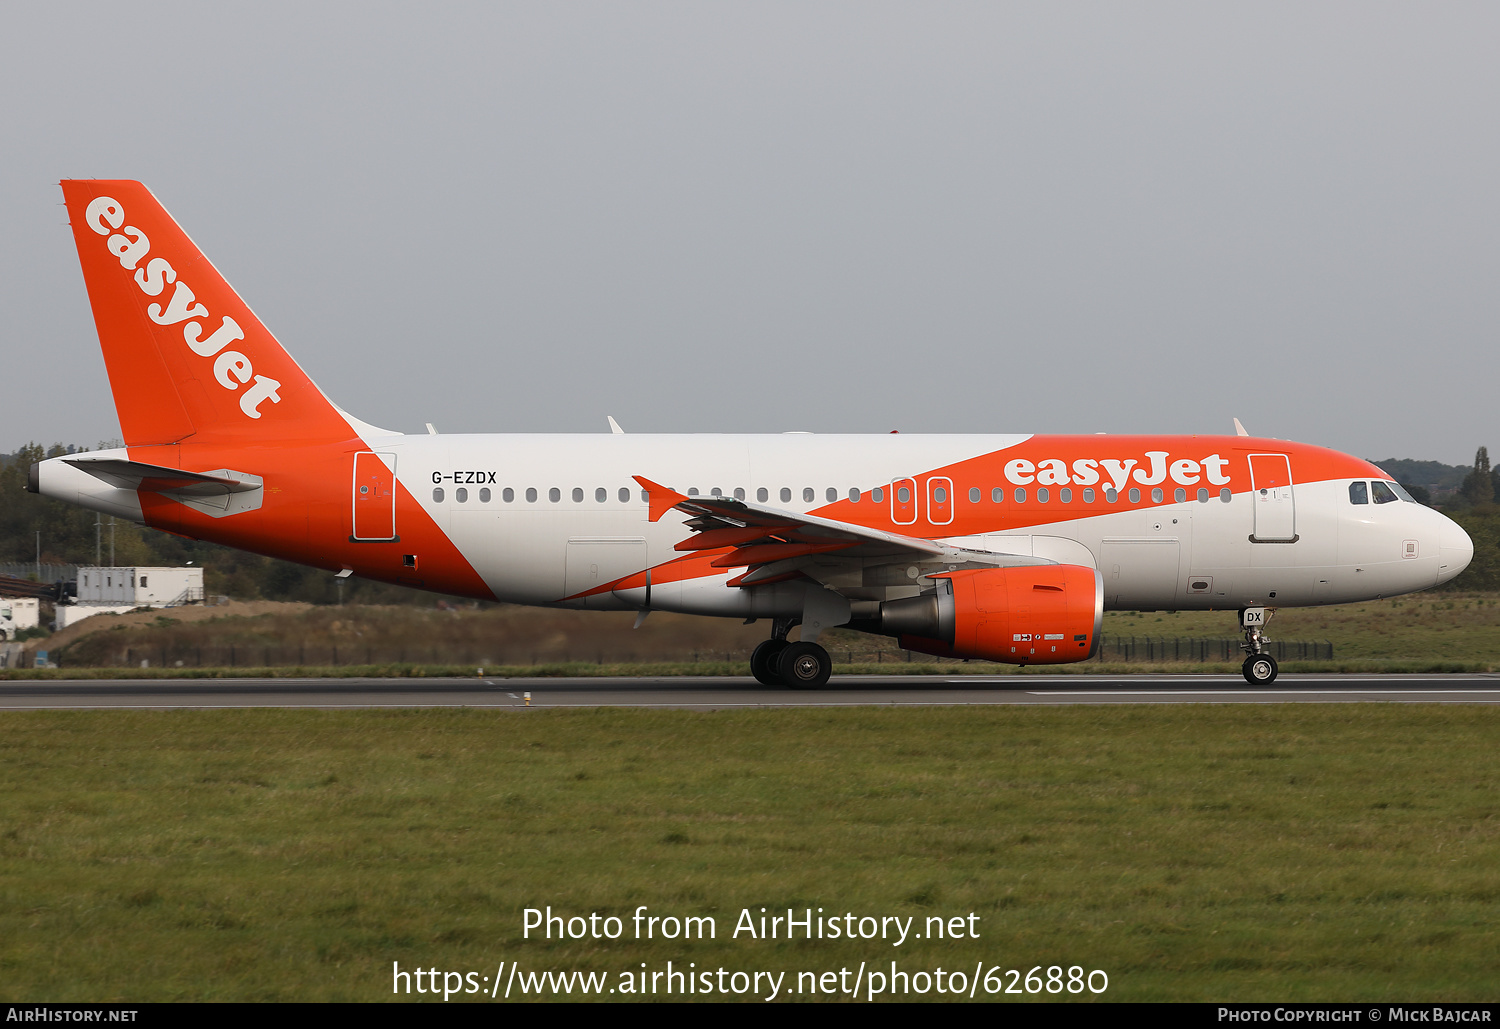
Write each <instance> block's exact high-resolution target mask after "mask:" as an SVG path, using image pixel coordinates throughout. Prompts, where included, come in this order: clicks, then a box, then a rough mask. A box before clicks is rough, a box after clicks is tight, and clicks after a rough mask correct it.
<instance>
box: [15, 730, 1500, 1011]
mask: <svg viewBox="0 0 1500 1029" xmlns="http://www.w3.org/2000/svg"><path fill="white" fill-rule="evenodd" d="M0 719H3V722H0V996H3V999H6V1000H39V999H76V1000H84V999H89V1000H111V999H118V1000H132V1001H148V1000H174V999H203V1000H230V999H244V1000H276V999H280V1000H294V999H295V1000H334V999H338V1000H382V999H388V998H389V997H390V992H389V991H390V983H391V977H390V973H391V963H392V962H393V961H399V962H401V964H402V966H403V967H404V968H409V967H415V966H418V965H420V966H422V967H435V968H438V969H439V970H453V971H471V970H472V971H475V972H477V973H479V974H491V975H492V974H493V969H494V967H495V965H496V964H497V963H498V962H499V961H501V960H507V961H508V960H519V961H520V962H521V963H522V967H523V969H532V970H543V969H549V968H550V969H569V968H579V969H588V970H596V971H607V972H609V973H610V975H611V982H613V981H614V978H615V976H616V975H617V974H618V973H619V972H620V971H622V970H638V969H639V967H640V962H646V963H647V964H648V965H649V966H650V967H651V968H652V969H658V970H659V969H661V968H662V967H663V966H664V965H665V962H666V961H667V960H668V959H671V960H673V961H674V962H677V963H678V966H679V967H680V966H681V963H683V962H687V961H693V962H697V963H698V966H699V967H700V968H703V967H710V968H717V967H719V966H720V965H723V966H724V967H726V968H728V969H731V970H733V969H745V970H768V969H769V970H775V969H785V970H789V971H793V972H795V971H799V970H817V971H825V970H835V971H836V970H838V969H839V968H840V967H842V966H848V967H849V968H850V969H851V970H852V969H853V968H854V967H855V966H857V965H858V964H859V962H860V961H870V962H886V961H889V960H891V959H893V958H894V959H896V960H898V961H900V962H901V964H902V966H903V967H904V968H907V969H909V970H917V969H923V968H926V969H931V968H933V967H935V966H937V965H943V966H944V967H945V968H946V969H950V970H951V969H954V968H959V969H967V970H969V971H972V969H973V967H974V964H975V962H976V961H983V962H984V964H985V965H986V966H987V967H988V966H990V965H995V964H999V965H1002V966H1004V967H1006V968H1009V967H1019V968H1021V969H1022V971H1023V973H1024V971H1025V970H1026V969H1029V968H1031V967H1032V966H1033V965H1038V964H1040V965H1051V964H1060V965H1064V966H1069V965H1075V964H1076V965H1081V966H1083V967H1084V968H1086V969H1093V968H1099V969H1103V970H1105V971H1107V972H1108V973H1109V976H1110V983H1111V986H1110V990H1109V992H1108V993H1107V994H1105V996H1104V998H1103V999H1111V1000H1165V999H1184V1000H1231V999H1232V1000H1299V999H1304V1000H1375V999H1401V1000H1426V999H1447V1000H1491V999H1493V997H1494V989H1495V988H1494V982H1495V973H1494V955H1495V954H1496V953H1497V952H1500V914H1497V906H1496V905H1497V902H1500V860H1497V858H1500V847H1497V842H1500V840H1497V828H1500V817H1497V816H1500V794H1497V785H1500V776H1497V773H1496V764H1495V761H1494V741H1495V739H1496V738H1497V736H1500V711H1497V710H1495V709H1493V708H1490V707H1479V706H1472V707H1471V706H1440V705H1414V706H1407V705H1390V706H1383V705H1382V706H1375V705H1358V706H1355V705H1329V706H1321V705H1320V706H1311V705H1298V706H1284V707H1280V706H1279V707H1251V706H1223V707H1220V706H1161V707H1129V708H1127V707H1114V706H1103V707H1006V708H930V709H910V708H907V709H901V710H891V709H875V708H846V709H824V710H800V711H798V710H740V711H729V712H718V713H713V714H703V713H692V712H670V711H643V710H554V711H539V710H533V711H506V712H495V711H478V710H397V711H391V710H384V711H359V712H350V711H344V712H315V711H285V710H249V711H198V712H141V711H129V712H127V711H111V712H10V713H6V714H4V715H3V716H0ZM548 904H550V905H551V906H552V907H553V908H554V909H555V910H558V911H561V912H564V913H567V914H582V915H587V914H589V913H590V912H592V911H598V912H600V913H601V914H614V915H620V916H628V915H629V913H630V912H631V911H633V910H634V908H635V906H636V905H638V904H646V905H649V906H650V908H651V912H652V913H655V914H660V915H666V914H676V915H679V916H681V915H690V914H691V915H702V914H711V915H715V916H717V917H718V919H719V938H718V939H717V940H715V941H705V942H701V943H699V942H696V941H695V942H691V943H688V942H682V941H676V942H662V941H654V942H635V941H628V940H621V941H618V942H613V943H611V942H607V941H601V942H596V941H592V940H585V941H566V942H558V941H553V942H551V943H548V942H545V941H539V940H536V939H532V940H530V941H523V940H521V939H520V936H521V912H522V909H523V908H525V907H531V906H537V907H540V906H545V905H548ZM761 906H765V907H767V908H769V909H772V910H773V911H774V910H775V909H784V908H786V907H788V906H790V907H794V908H797V909H799V910H800V909H802V908H805V907H808V906H811V907H813V908H817V907H819V906H821V907H824V908H825V909H826V911H827V912H828V913H833V912H843V911H853V912H856V913H859V914H873V915H901V916H906V915H912V916H916V917H917V918H918V921H919V924H920V922H921V920H922V919H924V918H925V917H927V916H929V915H964V914H967V913H968V912H970V911H973V912H976V913H977V914H978V915H980V916H981V921H980V923H979V931H980V933H981V934H982V935H981V938H980V939H979V940H977V941H936V940H931V941H929V940H921V941H911V942H908V943H907V944H906V945H905V946H903V947H901V948H899V949H897V948H892V947H890V946H888V945H886V944H882V943H879V942H877V941H864V942H857V943H853V944H851V943H848V942H846V941H837V942H835V941H829V940H824V941H812V942H802V941H799V942H795V943H790V944H789V943H786V942H785V941H779V942H751V941H748V940H745V939H743V938H742V939H740V940H738V941H735V940H732V939H729V938H728V935H729V932H730V930H731V928H732V926H733V924H734V920H735V917H736V916H737V914H738V912H739V910H740V909H741V908H742V907H750V908H752V910H755V911H757V913H758V909H759V908H760V907H761ZM980 995H981V996H983V993H982V992H981V994H980ZM929 997H931V995H929Z"/></svg>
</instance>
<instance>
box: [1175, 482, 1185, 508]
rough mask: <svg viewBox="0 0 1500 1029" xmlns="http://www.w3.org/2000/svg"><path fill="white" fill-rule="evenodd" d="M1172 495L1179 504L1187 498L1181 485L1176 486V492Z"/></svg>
mask: <svg viewBox="0 0 1500 1029" xmlns="http://www.w3.org/2000/svg"><path fill="white" fill-rule="evenodd" d="M1172 496H1173V498H1174V499H1175V500H1176V501H1177V502H1178V503H1179V504H1180V503H1182V502H1183V501H1184V500H1186V499H1187V490H1185V489H1183V488H1182V487H1181V486H1178V487H1177V492H1176V493H1174V494H1173V495H1172Z"/></svg>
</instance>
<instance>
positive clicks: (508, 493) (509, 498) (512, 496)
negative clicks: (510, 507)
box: [500, 486, 516, 504]
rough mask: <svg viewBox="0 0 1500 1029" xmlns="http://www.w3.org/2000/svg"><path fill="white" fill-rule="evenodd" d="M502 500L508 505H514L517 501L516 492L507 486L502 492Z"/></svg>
mask: <svg viewBox="0 0 1500 1029" xmlns="http://www.w3.org/2000/svg"><path fill="white" fill-rule="evenodd" d="M500 499H501V500H503V501H505V502H506V503H507V504H513V503H515V501H516V491H515V490H513V489H511V488H510V487H509V486H507V487H505V488H504V489H503V490H501V491H500Z"/></svg>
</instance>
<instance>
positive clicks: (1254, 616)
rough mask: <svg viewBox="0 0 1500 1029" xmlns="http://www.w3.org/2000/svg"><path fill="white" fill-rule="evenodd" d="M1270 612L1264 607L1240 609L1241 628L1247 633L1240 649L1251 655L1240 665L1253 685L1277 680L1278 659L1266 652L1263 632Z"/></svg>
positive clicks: (1266, 684) (1264, 684) (1266, 683)
mask: <svg viewBox="0 0 1500 1029" xmlns="http://www.w3.org/2000/svg"><path fill="white" fill-rule="evenodd" d="M1268 621H1270V614H1269V613H1268V612H1267V611H1266V609H1265V608H1263V607H1247V608H1244V609H1243V610H1242V611H1240V628H1241V629H1242V630H1243V631H1244V633H1245V642H1244V643H1241V644H1240V649H1241V650H1243V651H1245V653H1247V654H1249V655H1250V656H1249V657H1247V658H1245V663H1244V664H1243V665H1241V666H1240V671H1241V672H1243V673H1244V676H1245V681H1246V682H1248V683H1249V684H1250V685H1251V686H1269V685H1270V684H1271V683H1273V682H1275V681H1276V673H1277V671H1278V669H1277V667H1276V659H1275V658H1274V657H1272V656H1271V655H1270V654H1268V653H1266V638H1265V636H1264V635H1263V634H1262V633H1261V629H1262V628H1264V626H1265V624H1266V622H1268Z"/></svg>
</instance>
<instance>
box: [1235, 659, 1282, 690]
mask: <svg viewBox="0 0 1500 1029" xmlns="http://www.w3.org/2000/svg"><path fill="white" fill-rule="evenodd" d="M1243 670H1244V673H1245V681H1246V682H1248V683H1249V684H1250V685H1251V686H1269V685H1270V684H1271V683H1273V682H1275V681H1276V672H1277V668H1276V659H1275V658H1274V657H1272V656H1271V655H1270V654H1251V655H1250V656H1249V657H1247V658H1245V665H1244V669H1243Z"/></svg>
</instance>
